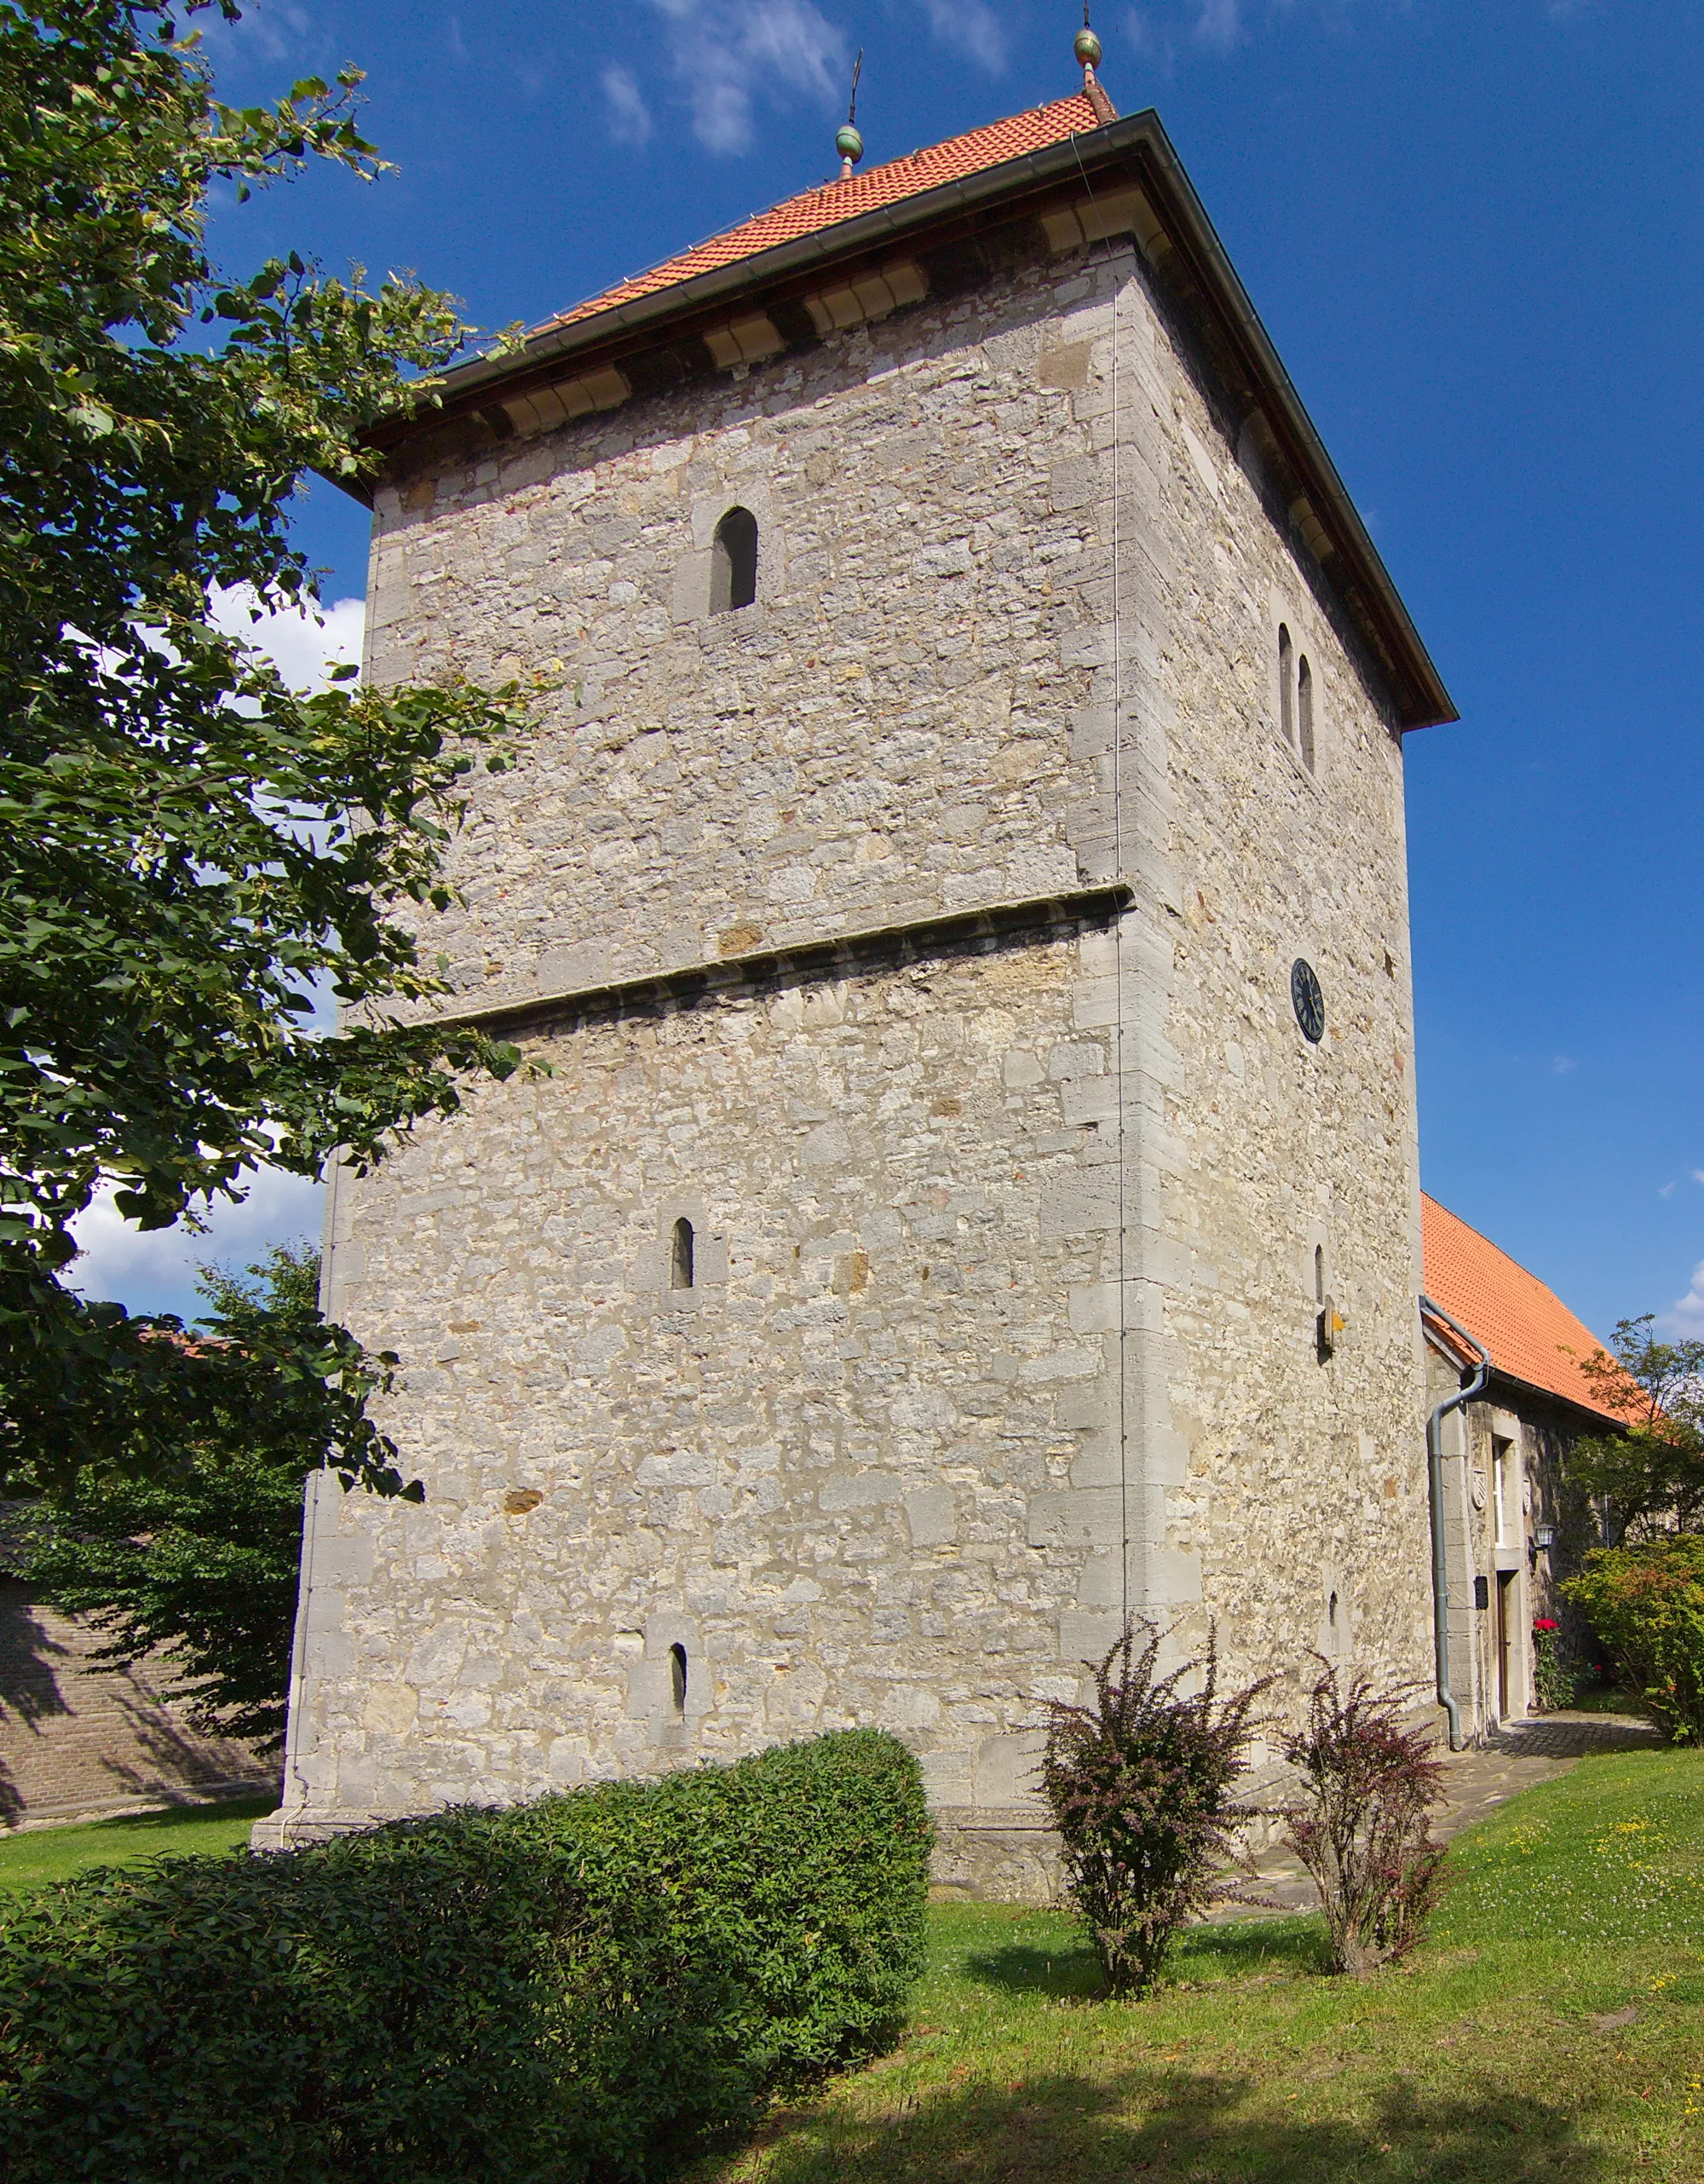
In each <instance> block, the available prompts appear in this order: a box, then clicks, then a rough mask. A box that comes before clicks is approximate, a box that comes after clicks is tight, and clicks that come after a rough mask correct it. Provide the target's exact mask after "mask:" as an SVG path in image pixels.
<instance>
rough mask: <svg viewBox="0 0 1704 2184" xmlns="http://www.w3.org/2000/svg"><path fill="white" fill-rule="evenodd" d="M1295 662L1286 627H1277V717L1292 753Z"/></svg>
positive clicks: (1281, 624) (1294, 708)
mask: <svg viewBox="0 0 1704 2184" xmlns="http://www.w3.org/2000/svg"><path fill="white" fill-rule="evenodd" d="M1295 680H1296V660H1295V652H1294V649H1293V648H1292V645H1291V643H1290V631H1289V628H1288V625H1287V624H1285V623H1283V622H1280V624H1279V625H1278V717H1279V719H1280V722H1281V724H1282V726H1283V729H1284V740H1285V741H1286V742H1287V744H1288V745H1289V746H1290V748H1291V749H1292V751H1293V750H1294V749H1295V747H1296V695H1295Z"/></svg>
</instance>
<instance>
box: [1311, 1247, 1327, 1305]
mask: <svg viewBox="0 0 1704 2184" xmlns="http://www.w3.org/2000/svg"><path fill="white" fill-rule="evenodd" d="M1325 1300H1326V1248H1325V1246H1324V1245H1323V1244H1322V1243H1316V1244H1315V1246H1314V1302H1315V1304H1316V1305H1323V1304H1324V1302H1325Z"/></svg>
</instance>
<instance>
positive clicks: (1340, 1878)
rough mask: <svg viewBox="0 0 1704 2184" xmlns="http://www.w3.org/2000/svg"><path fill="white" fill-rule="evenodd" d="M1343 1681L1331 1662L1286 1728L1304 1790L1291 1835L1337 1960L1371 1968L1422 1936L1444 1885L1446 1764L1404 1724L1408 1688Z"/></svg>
mask: <svg viewBox="0 0 1704 2184" xmlns="http://www.w3.org/2000/svg"><path fill="white" fill-rule="evenodd" d="M1413 1688H1418V1686H1404V1687H1403V1688H1402V1689H1401V1690H1398V1691H1386V1692H1377V1691H1374V1689H1373V1686H1372V1685H1371V1684H1370V1683H1369V1682H1368V1681H1367V1678H1366V1677H1364V1676H1354V1677H1352V1678H1351V1679H1350V1682H1349V1685H1348V1687H1347V1688H1346V1689H1344V1687H1343V1686H1340V1685H1339V1684H1338V1675H1337V1671H1336V1669H1335V1668H1332V1667H1331V1666H1330V1665H1329V1664H1327V1665H1326V1666H1325V1668H1323V1670H1322V1672H1321V1674H1320V1676H1319V1678H1318V1680H1316V1681H1315V1685H1314V1688H1313V1691H1312V1692H1311V1694H1310V1697H1309V1701H1308V1716H1307V1720H1306V1721H1305V1723H1304V1726H1302V1727H1301V1728H1300V1729H1298V1730H1296V1731H1294V1732H1292V1734H1290V1735H1289V1736H1287V1737H1286V1738H1285V1739H1284V1743H1283V1754H1284V1757H1285V1759H1286V1760H1288V1761H1289V1763H1290V1765H1291V1766H1292V1767H1294V1768H1295V1769H1296V1770H1297V1772H1298V1773H1299V1774H1300V1776H1301V1778H1302V1791H1303V1794H1302V1796H1301V1798H1300V1800H1299V1801H1297V1802H1296V1803H1294V1804H1292V1805H1289V1806H1287V1807H1284V1808H1282V1815H1281V1817H1282V1818H1283V1819H1284V1821H1285V1823H1286V1833H1285V1841H1286V1843H1287V1846H1288V1847H1289V1848H1290V1849H1291V1850H1292V1851H1294V1853H1296V1855H1297V1857H1298V1858H1300V1859H1301V1861H1302V1863H1303V1864H1304V1865H1305V1866H1306V1868H1307V1869H1308V1871H1309V1873H1310V1875H1311V1876H1313V1881H1314V1886H1315V1887H1316V1888H1317V1889H1318V1890H1319V1892H1320V1908H1321V1910H1322V1911H1323V1912H1324V1913H1325V1921H1326V1933H1327V1942H1328V1945H1329V1949H1330V1955H1331V1966H1332V1969H1333V1971H1334V1972H1369V1971H1371V1970H1372V1969H1373V1968H1374V1966H1375V1965H1379V1964H1382V1963H1384V1962H1388V1961H1389V1960H1390V1958H1392V1957H1395V1956H1402V1954H1403V1953H1404V1952H1405V1951H1408V1949H1411V1948H1412V1947H1413V1945H1414V1943H1415V1942H1416V1941H1417V1940H1418V1939H1419V1934H1420V1928H1421V1927H1422V1926H1423V1925H1424V1923H1425V1919H1426V1916H1427V1914H1428V1913H1429V1912H1431V1910H1433V1909H1434V1908H1435V1907H1436V1904H1437V1901H1438V1898H1439V1897H1440V1895H1441V1894H1442V1891H1443V1874H1442V1865H1443V1855H1444V1853H1443V1846H1442V1844H1441V1843H1437V1842H1435V1841H1433V1840H1432V1835H1431V1814H1432V1808H1433V1807H1434V1806H1435V1805H1437V1804H1439V1803H1440V1802H1441V1801H1442V1797H1443V1769H1442V1767H1441V1766H1439V1764H1438V1762H1437V1761H1436V1760H1435V1759H1434V1758H1433V1757H1432V1756H1431V1738H1430V1737H1429V1736H1428V1734H1427V1732H1425V1730H1424V1729H1405V1728H1404V1727H1403V1726H1402V1714H1403V1702H1404V1700H1405V1699H1406V1698H1407V1697H1408V1695H1409V1691H1410V1690H1411V1689H1413Z"/></svg>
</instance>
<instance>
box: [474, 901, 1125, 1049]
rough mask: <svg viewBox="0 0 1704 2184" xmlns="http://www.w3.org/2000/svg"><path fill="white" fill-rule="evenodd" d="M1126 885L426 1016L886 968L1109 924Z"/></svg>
mask: <svg viewBox="0 0 1704 2184" xmlns="http://www.w3.org/2000/svg"><path fill="white" fill-rule="evenodd" d="M1130 901H1131V890H1130V889H1129V888H1127V887H1124V886H1114V887H1091V888H1085V889H1083V890H1080V891H1079V892H1078V893H1075V894H1072V895H1047V896H1038V897H1037V898H1035V899H1034V900H1033V901H1032V902H995V903H991V904H990V905H989V906H988V907H987V908H986V909H983V910H972V911H968V912H964V913H959V914H957V915H955V916H953V917H949V918H918V919H914V920H912V922H910V923H907V924H903V925H872V926H868V927H866V928H865V929H864V930H863V931H859V932H852V933H843V934H841V935H839V936H838V937H837V938H835V939H833V940H827V941H820V942H815V944H813V945H811V946H809V947H804V948H758V949H755V950H753V951H751V953H749V954H733V955H728V956H724V957H723V958H722V960H721V961H720V962H718V963H715V964H707V963H706V964H694V965H692V966H691V967H690V968H689V969H687V970H684V971H665V973H663V975H662V976H661V977H649V978H627V979H623V980H621V981H619V983H613V984H610V985H607V986H580V987H564V988H561V990H560V991H551V990H547V991H544V992H542V993H540V994H538V997H537V998H536V1000H528V1001H516V1000H503V1001H495V1002H492V1004H491V1005H490V1006H488V1007H486V1008H482V1009H452V1010H447V1011H445V1013H444V1014H443V1015H441V1016H438V1017H434V1019H433V1021H434V1022H435V1023H445V1024H459V1023H468V1024H473V1023H477V1024H483V1025H487V1026H501V1025H504V1024H507V1023H518V1022H520V1021H522V1020H523V1019H525V1018H527V1017H532V1016H534V1015H538V1014H543V1013H546V1012H548V1013H549V1014H550V1015H551V1016H556V1015H557V1014H559V1013H560V1012H561V1011H564V1010H567V1011H575V1012H579V1013H581V1014H584V1015H586V1016H591V1015H597V1016H600V1017H605V1016H613V1017H618V1018H619V1017H621V1016H623V1015H625V1013H627V1012H628V1011H630V1010H640V1011H649V1010H650V1009H652V1008H654V1007H655V1006H658V1005H659V1004H660V1003H663V1002H665V1001H671V1000H672V1001H697V1000H704V999H705V998H707V997H713V996H714V995H715V994H718V993H722V992H733V991H734V990H736V989H737V988H740V987H741V986H742V985H746V984H748V983H755V982H762V983H769V982H770V981H772V980H778V979H780V980H786V979H791V980H793V981H795V982H797V983H799V984H802V985H803V984H808V983H810V982H812V981H814V980H815V979H819V978H836V977H843V976H845V975H846V974H847V973H849V972H851V971H861V970H871V969H878V968H890V967H894V966H896V965H900V964H902V963H911V962H915V961H917V960H918V959H920V958H922V957H924V956H929V955H938V954H947V953H949V952H955V951H958V950H961V949H964V948H976V947H977V946H978V945H979V944H983V943H987V942H1011V941H1016V940H1019V939H1021V938H1022V937H1024V936H1031V937H1033V936H1038V935H1041V934H1051V935H1052V936H1055V937H1059V936H1062V935H1064V934H1065V933H1066V932H1067V931H1068V929H1070V928H1072V927H1074V926H1076V925H1084V926H1090V927H1094V926H1102V925H1110V924H1111V923H1112V922H1113V921H1114V919H1116V918H1117V916H1118V915H1119V913H1120V911H1121V910H1123V909H1125V908H1126V907H1127V906H1128V904H1129V903H1130Z"/></svg>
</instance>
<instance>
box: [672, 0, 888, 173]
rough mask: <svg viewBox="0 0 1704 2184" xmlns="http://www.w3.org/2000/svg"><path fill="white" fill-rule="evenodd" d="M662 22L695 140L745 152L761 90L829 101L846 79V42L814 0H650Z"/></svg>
mask: <svg viewBox="0 0 1704 2184" xmlns="http://www.w3.org/2000/svg"><path fill="white" fill-rule="evenodd" d="M652 5H653V7H654V8H656V9H658V11H659V13H660V14H662V16H663V17H664V19H665V22H666V24H667V26H668V27H667V30H666V32H665V40H666V49H667V58H668V64H669V70H670V72H671V75H672V76H673V77H674V78H675V79H676V83H677V84H679V85H680V87H681V92H682V96H683V98H684V99H685V101H686V103H687V106H688V108H689V110H690V112H691V113H692V118H693V130H694V135H696V136H697V138H698V140H699V142H700V143H701V144H703V145H704V146H705V147H706V148H707V149H708V150H710V151H711V152H744V151H745V150H746V148H747V147H748V146H749V145H750V144H751V130H752V107H753V103H754V101H755V100H756V98H757V95H758V94H759V92H763V93H765V94H767V95H769V96H771V97H774V96H776V95H781V94H785V93H788V92H792V93H794V94H802V95H804V96H806V97H808V98H810V99H813V100H815V102H816V103H817V104H818V105H820V106H821V105H828V106H832V105H833V104H834V103H836V102H837V101H838V100H840V99H842V98H843V97H844V96H845V91H846V86H847V84H848V83H849V80H850V77H851V65H850V64H851V56H850V55H849V53H848V51H847V49H846V41H845V39H844V38H843V37H842V36H841V34H840V32H838V30H837V29H836V28H835V27H834V26H833V24H832V23H831V22H830V21H829V20H827V18H826V16H825V15H823V14H820V12H819V11H818V9H816V8H815V7H814V6H813V5H812V0H652Z"/></svg>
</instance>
